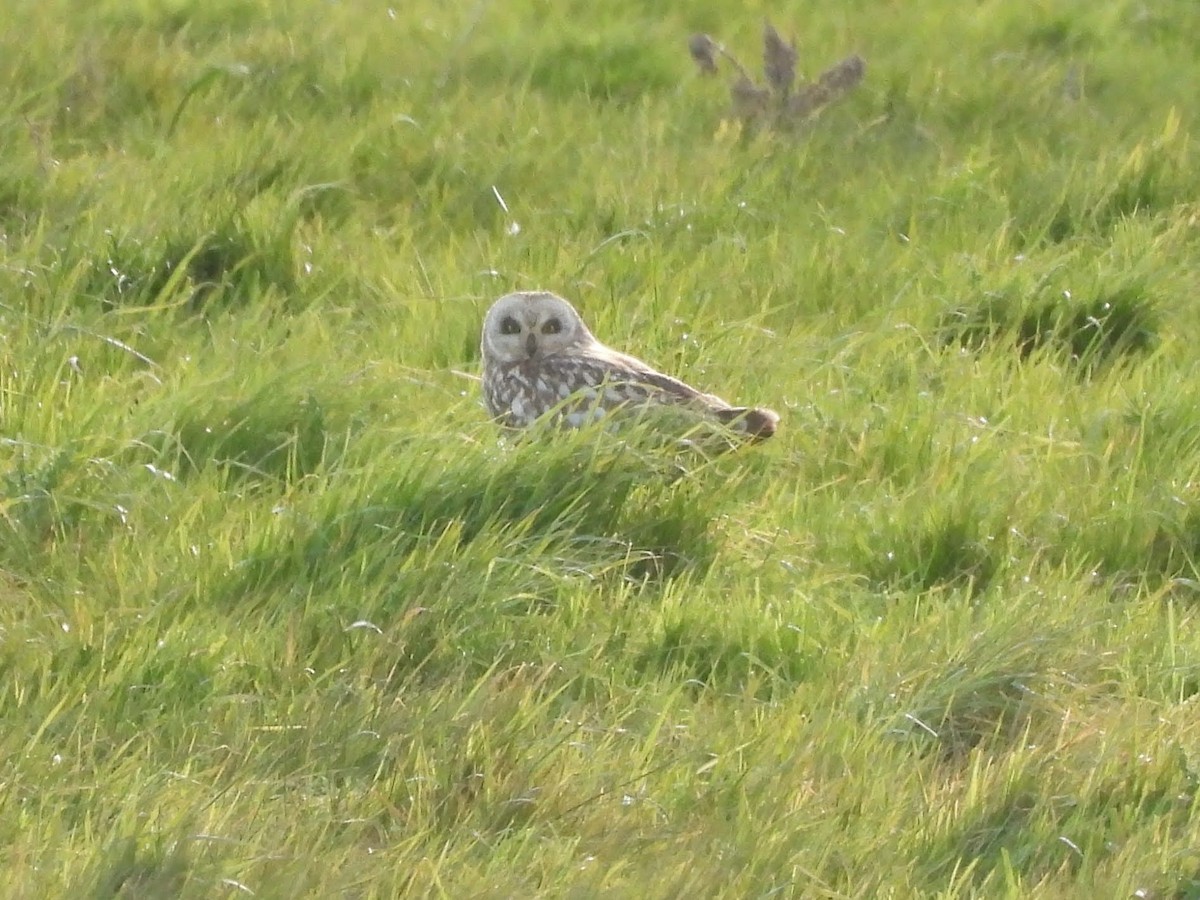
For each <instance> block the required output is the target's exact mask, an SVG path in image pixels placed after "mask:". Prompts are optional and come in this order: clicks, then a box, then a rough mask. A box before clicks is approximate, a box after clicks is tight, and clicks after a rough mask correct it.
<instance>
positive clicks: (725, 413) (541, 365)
mask: <svg viewBox="0 0 1200 900" xmlns="http://www.w3.org/2000/svg"><path fill="white" fill-rule="evenodd" d="M482 352H483V395H484V402H485V404H486V405H487V408H488V412H489V413H490V414H491V415H492V416H493V417H494V418H496V419H497V420H499V421H500V422H502V423H503V424H505V425H508V426H510V427H514V428H525V427H528V426H530V425H532V424H533V423H534V422H535V421H537V420H538V419H539V418H541V417H542V416H544V415H546V414H547V413H554V415H555V416H556V418H557V421H559V422H560V423H561V424H564V425H567V426H570V427H579V426H581V425H584V424H586V423H588V422H592V421H598V420H600V419H603V418H605V417H606V416H607V415H609V414H610V413H612V412H613V411H615V410H618V409H628V408H641V409H646V408H650V407H654V406H667V407H672V408H676V409H679V410H681V411H682V410H687V411H690V412H691V413H693V414H694V415H697V416H699V417H702V418H708V419H712V420H715V421H718V422H721V423H723V424H726V425H729V426H730V427H731V428H733V429H734V430H735V431H738V432H741V433H742V434H744V435H746V436H747V437H749V438H751V439H753V440H763V439H765V438H768V437H771V435H773V434H774V433H775V428H776V426H777V424H778V422H779V416H778V415H777V414H776V413H774V412H772V411H771V410H769V409H753V408H748V407H740V406H731V405H730V404H728V403H726V402H725V401H724V400H722V399H721V398H720V397H715V396H713V395H712V394H706V393H703V392H701V391H698V390H696V389H695V388H693V387H691V386H690V385H688V384H685V383H684V382H682V381H679V380H678V379H676V378H672V377H671V376H669V375H664V374H663V373H661V372H658V371H656V370H655V369H653V368H652V367H650V366H648V365H647V364H646V363H644V362H642V361H641V360H639V359H635V358H634V357H632V356H626V355H625V354H623V353H619V352H617V351H615V350H612V349H611V348H609V347H606V346H605V345H604V344H602V343H600V341H598V340H596V338H595V337H594V336H593V335H592V333H591V332H590V331H589V330H588V327H587V325H585V324H584V322H583V319H582V318H580V316H579V313H577V312H576V311H575V309H574V307H572V306H571V304H570V303H568V302H567V301H566V300H564V299H563V298H561V297H559V296H556V295H555V294H551V293H548V292H544V291H524V292H519V293H515V294H507V295H506V296H504V297H501V298H500V299H499V300H497V301H496V302H495V303H494V304H492V307H491V309H489V310H488V313H487V316H486V317H485V319H484V323H483V339H482Z"/></svg>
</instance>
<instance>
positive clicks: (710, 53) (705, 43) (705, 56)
mask: <svg viewBox="0 0 1200 900" xmlns="http://www.w3.org/2000/svg"><path fill="white" fill-rule="evenodd" d="M688 52H690V53H691V54H692V59H694V60H695V61H696V65H698V66H699V67H700V71H701V72H703V73H704V74H705V75H716V74H717V53H718V52H719V48H718V47H717V44H716V41H714V40H713V39H712V38H710V37H709V36H708V35H707V34H704V33H702V32H698V33H696V34H693V35H692V36H691V37H690V38H689V39H688Z"/></svg>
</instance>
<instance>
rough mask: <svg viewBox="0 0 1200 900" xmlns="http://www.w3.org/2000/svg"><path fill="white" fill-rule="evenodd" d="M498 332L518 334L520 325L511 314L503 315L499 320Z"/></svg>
mask: <svg viewBox="0 0 1200 900" xmlns="http://www.w3.org/2000/svg"><path fill="white" fill-rule="evenodd" d="M500 333H501V334H520V333H521V325H520V323H519V322H517V320H516V319H514V318H513V317H512V316H505V317H504V318H503V319H502V320H501V321H500Z"/></svg>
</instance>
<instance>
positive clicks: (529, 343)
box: [525, 334, 537, 356]
mask: <svg viewBox="0 0 1200 900" xmlns="http://www.w3.org/2000/svg"><path fill="white" fill-rule="evenodd" d="M525 349H526V351H528V353H529V355H530V356H533V354H535V353H537V335H536V334H531V335H529V337H527V338H525Z"/></svg>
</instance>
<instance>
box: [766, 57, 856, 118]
mask: <svg viewBox="0 0 1200 900" xmlns="http://www.w3.org/2000/svg"><path fill="white" fill-rule="evenodd" d="M866 72H867V64H866V62H865V61H864V60H863V58H862V57H861V56H858V55H854V56H847V57H846V58H845V59H843V60H842V61H841V62H840V63H838V64H837V65H835V66H832V67H830V68H828V69H826V70H825V71H824V72H822V73H821V77H820V78H818V79H817V83H816V84H809V85H805V86H804V88H803V89H802V90H800V91H799V92H797V94H796V95H795V96H794V97H792V98H791V99H790V100H788V102H787V106H786V107H785V108H786V110H787V114H788V116H789V117H791V118H793V119H796V120H801V119H806V118H808V117H809V116H811V115H812V114H813V113H815V112H816V111H817V110H818V109H820V108H821V107H822V106H825V105H827V104H829V103H832V102H833V101H834V100H837V99H838V98H839V97H842V96H845V95H846V94H847V93H849V92H850V91H852V90H853V89H854V88H856V87H858V85H859V84H860V83H861V82H862V80H863V76H864V75H866Z"/></svg>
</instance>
